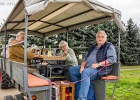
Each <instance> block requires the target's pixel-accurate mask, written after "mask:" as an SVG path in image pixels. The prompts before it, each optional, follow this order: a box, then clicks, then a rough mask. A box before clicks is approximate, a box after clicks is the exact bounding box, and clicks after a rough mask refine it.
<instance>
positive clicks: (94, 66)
mask: <svg viewBox="0 0 140 100" xmlns="http://www.w3.org/2000/svg"><path fill="white" fill-rule="evenodd" d="M91 67H92V68H97V67H99V65H98V63H96V64H92V66H91Z"/></svg>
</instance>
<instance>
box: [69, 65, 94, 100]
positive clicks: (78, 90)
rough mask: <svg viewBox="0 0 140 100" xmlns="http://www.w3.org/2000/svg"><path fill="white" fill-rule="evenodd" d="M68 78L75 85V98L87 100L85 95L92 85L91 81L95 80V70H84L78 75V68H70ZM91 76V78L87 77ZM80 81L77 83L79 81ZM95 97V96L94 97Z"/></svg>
mask: <svg viewBox="0 0 140 100" xmlns="http://www.w3.org/2000/svg"><path fill="white" fill-rule="evenodd" d="M68 73H69V76H70V78H71V81H72V82H76V84H75V98H76V99H78V98H79V99H80V100H87V94H88V91H89V88H90V87H91V85H92V83H91V80H95V79H96V78H97V69H94V68H85V69H84V70H83V71H82V73H80V66H72V67H70V68H69V69H68ZM90 75H92V76H91V77H89V76H90ZM81 79H82V81H79V80H81ZM94 97H95V96H94ZM93 100H95V99H93Z"/></svg>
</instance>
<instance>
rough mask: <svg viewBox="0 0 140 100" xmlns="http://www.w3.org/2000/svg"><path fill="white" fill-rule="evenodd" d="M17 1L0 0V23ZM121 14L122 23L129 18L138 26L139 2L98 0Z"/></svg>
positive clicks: (139, 22) (139, 24) (139, 16)
mask: <svg viewBox="0 0 140 100" xmlns="http://www.w3.org/2000/svg"><path fill="white" fill-rule="evenodd" d="M16 1H18V0H0V23H3V19H6V18H7V16H8V15H9V12H10V11H11V9H12V8H13V6H14V5H15V3H16ZM98 1H100V2H102V3H104V4H106V5H108V6H111V7H113V8H116V9H118V10H120V11H121V12H122V21H124V23H126V22H127V21H128V19H129V18H130V17H131V18H132V19H133V21H134V22H135V23H137V25H138V26H140V0H98Z"/></svg>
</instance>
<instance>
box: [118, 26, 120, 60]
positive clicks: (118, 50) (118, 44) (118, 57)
mask: <svg viewBox="0 0 140 100" xmlns="http://www.w3.org/2000/svg"><path fill="white" fill-rule="evenodd" d="M120 32H121V31H120V29H119V28H118V62H120Z"/></svg>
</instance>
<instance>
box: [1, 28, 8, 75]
mask: <svg viewBox="0 0 140 100" xmlns="http://www.w3.org/2000/svg"><path fill="white" fill-rule="evenodd" d="M4 29H5V30H4V33H5V34H4V51H5V52H4V68H2V69H3V70H4V71H5V72H6V38H7V31H6V30H7V25H5V26H4Z"/></svg>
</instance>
